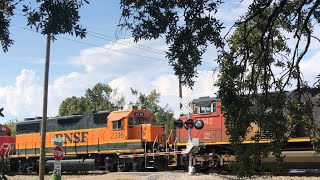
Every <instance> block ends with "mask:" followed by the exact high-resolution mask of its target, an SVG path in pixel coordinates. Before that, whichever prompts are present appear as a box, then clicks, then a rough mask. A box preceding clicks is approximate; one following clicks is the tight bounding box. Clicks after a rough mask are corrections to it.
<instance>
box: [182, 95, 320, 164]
mask: <svg viewBox="0 0 320 180" xmlns="http://www.w3.org/2000/svg"><path fill="white" fill-rule="evenodd" d="M289 93H292V92H288V94H289ZM309 97H311V98H312V101H313V103H314V105H315V106H314V118H315V121H316V122H317V123H319V122H320V105H319V102H320V101H319V100H320V96H319V94H318V95H311V94H309ZM191 104H192V109H193V112H192V113H191V114H190V117H188V116H187V115H183V116H181V117H180V120H182V121H183V122H184V123H186V122H187V120H188V119H189V118H191V119H194V120H199V119H201V120H203V122H204V124H205V125H204V128H203V129H202V130H197V129H192V130H191V131H192V132H191V133H192V135H193V137H194V138H199V141H200V147H201V148H200V151H199V153H197V154H195V155H193V157H194V159H193V161H194V164H195V166H196V168H197V169H198V170H209V169H215V168H225V167H226V168H228V166H229V164H230V162H233V161H235V156H234V153H233V150H232V147H231V142H230V141H229V138H230V137H229V136H228V135H227V129H226V127H225V119H224V116H223V114H222V111H221V101H220V100H219V99H218V98H215V97H208V96H207V97H200V98H198V99H194V100H193V101H192V103H191ZM261 133H263V131H262V130H261V129H260V128H259V127H258V125H257V124H255V123H252V124H251V128H250V131H249V133H248V134H247V136H246V139H245V140H244V141H243V142H242V143H243V145H247V144H253V143H257V142H256V141H255V140H253V139H254V138H253V137H255V135H257V134H260V135H262V134H261ZM176 134H177V139H176V142H177V145H176V146H177V148H178V150H182V149H185V148H186V146H187V143H186V142H187V140H188V130H187V129H185V128H182V129H178V130H177V133H176ZM258 143H260V144H262V145H263V144H266V143H270V139H262V140H260V141H259V142H258ZM282 154H283V155H284V156H285V158H284V159H283V167H284V168H286V169H307V168H309V169H317V168H319V167H320V156H319V155H318V154H317V153H316V152H315V151H314V150H313V145H312V143H311V139H310V137H309V136H308V135H307V133H306V131H305V128H304V127H303V126H297V127H296V129H295V134H294V136H292V137H291V138H290V139H289V141H288V144H287V145H286V146H285V147H283V152H282ZM275 162H276V158H275V157H274V156H273V155H269V156H268V157H267V158H262V159H261V162H259V163H261V166H262V167H263V168H264V169H268V168H271V167H272V166H273V165H274V163H275ZM180 164H182V165H184V166H185V165H186V164H187V162H186V157H184V158H183V156H181V157H180Z"/></svg>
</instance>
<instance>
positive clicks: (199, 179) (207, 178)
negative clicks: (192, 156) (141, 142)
mask: <svg viewBox="0 0 320 180" xmlns="http://www.w3.org/2000/svg"><path fill="white" fill-rule="evenodd" d="M8 179H9V180H37V179H39V178H38V176H22V175H19V176H8ZM45 179H46V180H49V179H50V176H46V177H45ZM64 179H66V180H136V179H137V180H140V179H141V180H235V179H237V177H235V176H230V175H219V174H215V173H212V174H195V175H189V174H187V173H185V172H116V173H108V174H104V175H63V176H62V180H64ZM251 179H255V180H265V179H272V180H289V179H290V180H300V179H302V180H313V179H320V177H319V176H318V177H300V176H299V177H298V176H274V177H270V176H262V177H260V176H256V177H253V178H251Z"/></svg>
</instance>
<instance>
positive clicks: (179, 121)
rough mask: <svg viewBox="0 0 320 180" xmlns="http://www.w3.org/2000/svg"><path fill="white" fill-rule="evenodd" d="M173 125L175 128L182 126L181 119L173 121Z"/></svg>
mask: <svg viewBox="0 0 320 180" xmlns="http://www.w3.org/2000/svg"><path fill="white" fill-rule="evenodd" d="M174 127H175V128H176V129H182V128H183V121H182V120H180V119H178V120H176V121H174Z"/></svg>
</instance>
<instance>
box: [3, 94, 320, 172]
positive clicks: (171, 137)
mask: <svg viewBox="0 0 320 180" xmlns="http://www.w3.org/2000/svg"><path fill="white" fill-rule="evenodd" d="M314 98H315V99H316V100H319V95H317V96H314ZM191 108H192V109H193V111H192V112H191V113H190V115H189V116H187V115H181V117H179V120H176V122H178V121H180V122H182V123H183V126H185V124H186V122H187V121H188V120H189V119H193V120H194V121H196V120H199V121H200V122H202V123H203V124H202V125H201V124H200V125H201V128H193V129H192V130H191V131H188V130H187V129H188V127H183V126H182V127H183V128H181V127H180V128H176V129H167V128H166V126H165V125H164V124H159V123H157V120H156V117H155V115H154V114H153V113H152V112H151V111H149V110H148V109H146V108H145V107H144V106H137V105H127V106H125V107H124V108H123V109H118V110H113V111H92V112H86V113H84V114H82V115H71V116H60V117H52V118H48V120H47V134H46V148H45V157H46V159H45V161H46V171H47V172H49V171H52V170H53V168H54V162H55V160H54V157H53V148H54V147H55V143H54V142H53V139H57V138H59V139H62V143H61V148H62V150H63V159H62V160H61V170H62V171H90V170H107V171H111V172H115V171H145V170H168V169H186V168H187V167H188V154H187V153H186V149H187V148H188V147H187V144H188V141H189V132H191V135H192V137H193V138H195V139H197V141H198V146H199V149H198V151H196V152H195V153H193V154H192V163H193V165H194V166H195V168H196V170H197V171H209V170H215V169H219V168H225V167H229V165H230V163H232V162H234V161H235V155H234V152H233V150H232V145H231V143H230V137H229V136H228V135H227V133H226V132H227V130H226V127H225V124H224V123H225V118H224V116H223V112H222V110H221V101H220V99H219V98H217V97H199V98H197V99H194V100H192V102H191ZM314 112H315V113H314V115H315V119H316V121H318V122H320V115H319V112H320V107H319V105H316V106H315V108H314ZM41 121H42V119H41V117H35V118H26V119H24V121H22V122H18V123H17V124H16V136H15V137H13V136H12V135H11V130H10V129H9V128H8V127H6V126H4V125H3V126H1V127H0V130H2V131H1V133H2V134H1V135H2V136H0V146H1V150H0V156H2V157H4V159H5V164H6V165H7V167H8V169H9V171H11V172H21V173H30V172H38V169H39V157H40V143H41V142H40V135H41V134H40V130H41ZM301 131H303V128H302V129H300V130H299V133H296V135H295V136H293V137H291V138H290V139H289V142H288V144H287V145H286V146H285V147H284V148H283V149H284V151H283V155H285V158H284V160H283V163H284V166H285V167H286V168H288V169H292V168H297V169H299V168H319V167H320V156H319V155H316V154H315V151H314V150H313V146H312V143H311V140H310V137H308V136H307V135H306V133H303V132H301ZM259 132H261V130H260V128H259V127H258V125H256V124H252V127H251V131H250V133H249V134H248V135H247V139H246V140H244V141H243V145H248V144H253V143H256V141H254V140H252V138H251V137H253V136H255V135H256V134H257V133H259ZM297 132H298V131H297ZM259 143H261V144H264V143H270V140H268V139H264V140H260V141H259ZM275 162H276V159H275V158H274V157H273V156H272V155H270V156H269V157H267V158H262V159H261V162H260V163H261V165H263V166H264V167H268V166H272V165H273V164H274V163H275Z"/></svg>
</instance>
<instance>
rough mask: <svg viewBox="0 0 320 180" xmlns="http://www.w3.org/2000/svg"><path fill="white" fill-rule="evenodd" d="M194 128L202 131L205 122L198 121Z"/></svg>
mask: <svg viewBox="0 0 320 180" xmlns="http://www.w3.org/2000/svg"><path fill="white" fill-rule="evenodd" d="M194 127H195V128H196V129H198V130H200V129H202V128H203V127H204V122H203V121H202V120H200V119H199V120H196V122H195V123H194Z"/></svg>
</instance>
